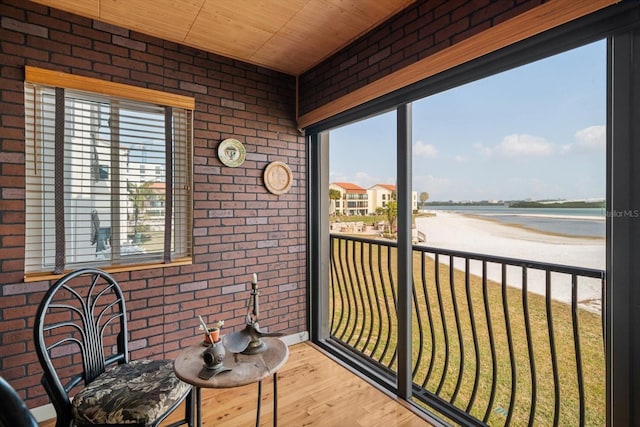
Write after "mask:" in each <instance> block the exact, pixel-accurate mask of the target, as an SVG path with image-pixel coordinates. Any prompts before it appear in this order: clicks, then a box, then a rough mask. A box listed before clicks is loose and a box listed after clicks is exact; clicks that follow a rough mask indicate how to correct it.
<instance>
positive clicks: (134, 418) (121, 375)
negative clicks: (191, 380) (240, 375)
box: [73, 360, 191, 425]
mask: <svg viewBox="0 0 640 427" xmlns="http://www.w3.org/2000/svg"><path fill="white" fill-rule="evenodd" d="M190 387H191V386H190V385H189V384H186V383H184V382H182V381H180V380H179V379H178V377H176V376H175V374H174V372H173V362H172V361H170V360H136V361H134V362H130V363H126V364H123V365H117V366H115V367H114V368H113V369H109V370H107V371H106V372H104V373H102V374H101V375H99V376H98V377H97V378H96V379H95V380H94V381H92V382H91V384H89V385H88V386H86V387H85V388H84V389H82V390H81V391H80V392H78V393H77V394H76V395H75V396H74V398H73V417H74V419H75V421H76V423H78V424H139V425H150V424H151V423H153V422H154V421H155V420H157V419H158V417H160V416H161V415H163V414H165V413H166V412H167V410H168V409H169V408H171V407H172V406H173V405H174V404H175V403H176V402H178V401H179V400H180V399H182V397H183V396H185V394H186V393H187V392H188V391H189V389H190Z"/></svg>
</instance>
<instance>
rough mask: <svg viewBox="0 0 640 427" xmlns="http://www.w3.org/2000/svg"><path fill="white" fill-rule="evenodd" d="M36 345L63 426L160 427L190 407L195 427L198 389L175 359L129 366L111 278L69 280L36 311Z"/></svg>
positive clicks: (93, 272) (90, 272) (85, 273)
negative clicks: (178, 371)
mask: <svg viewBox="0 0 640 427" xmlns="http://www.w3.org/2000/svg"><path fill="white" fill-rule="evenodd" d="M34 340H35V347H36V352H37V354H38V359H39V360H40V364H41V365H42V368H43V370H44V373H43V376H42V385H43V386H44V388H45V390H46V391H47V394H48V395H49V398H50V399H51V403H52V404H53V406H54V408H55V410H56V415H57V420H56V427H68V426H73V425H77V426H95V425H102V426H107V425H108V426H114V425H123V426H129V427H131V426H157V425H158V424H160V422H162V421H163V420H164V419H165V418H166V417H167V416H168V415H169V414H171V412H173V411H174V410H175V409H176V408H177V407H178V406H179V405H180V404H181V403H182V402H183V401H184V402H185V403H186V404H185V416H184V419H183V420H180V421H178V422H175V423H173V424H171V426H178V425H183V424H188V425H189V426H190V427H191V426H193V395H192V387H191V386H190V385H188V384H186V383H184V382H182V381H180V380H179V379H178V378H177V377H176V376H175V374H174V372H173V362H172V361H171V360H148V359H144V360H136V361H131V362H130V361H129V351H128V344H127V341H128V333H127V312H126V308H125V300H124V296H123V293H122V290H121V289H120V287H119V286H118V284H117V282H116V281H115V280H114V279H113V277H112V276H111V275H109V274H108V273H105V272H104V271H102V270H99V269H94V268H85V269H81V270H77V271H74V272H71V273H69V274H67V275H65V276H64V277H62V278H61V279H60V280H59V281H58V282H57V283H56V284H55V285H54V286H52V287H51V288H49V290H48V291H47V293H46V294H45V296H44V298H43V300H42V302H41V303H40V306H39V307H38V311H37V313H36V318H35V325H34Z"/></svg>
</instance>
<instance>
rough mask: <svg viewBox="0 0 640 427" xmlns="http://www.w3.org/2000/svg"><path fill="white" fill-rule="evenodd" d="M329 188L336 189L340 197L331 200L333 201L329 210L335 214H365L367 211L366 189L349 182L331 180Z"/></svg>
mask: <svg viewBox="0 0 640 427" xmlns="http://www.w3.org/2000/svg"><path fill="white" fill-rule="evenodd" d="M329 190H338V191H339V192H340V199H338V200H331V202H333V203H334V206H333V207H332V210H331V212H334V213H335V214H336V215H351V216H353V215H366V214H367V213H368V212H369V200H368V197H367V196H368V194H367V190H365V189H364V188H362V187H360V186H359V185H356V184H352V183H350V182H333V183H331V184H329Z"/></svg>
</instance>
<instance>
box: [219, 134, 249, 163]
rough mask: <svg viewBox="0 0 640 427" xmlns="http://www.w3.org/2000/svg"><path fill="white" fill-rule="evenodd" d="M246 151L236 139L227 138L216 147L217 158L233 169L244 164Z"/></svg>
mask: <svg viewBox="0 0 640 427" xmlns="http://www.w3.org/2000/svg"><path fill="white" fill-rule="evenodd" d="M246 156H247V150H245V148H244V145H242V143H241V142H240V141H238V140H237V139H233V138H228V139H225V140H224V141H222V142H221V143H220V145H218V158H220V161H221V162H222V163H224V164H225V165H227V166H229V167H232V168H235V167H238V166H240V165H241V164H243V163H244V159H245V157H246Z"/></svg>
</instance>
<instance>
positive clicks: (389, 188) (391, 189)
mask: <svg viewBox="0 0 640 427" xmlns="http://www.w3.org/2000/svg"><path fill="white" fill-rule="evenodd" d="M373 187H382V188H384V189H385V190H389V191H396V186H395V185H393V184H375V185H372V186H371V187H369V189H372V188H373Z"/></svg>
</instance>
